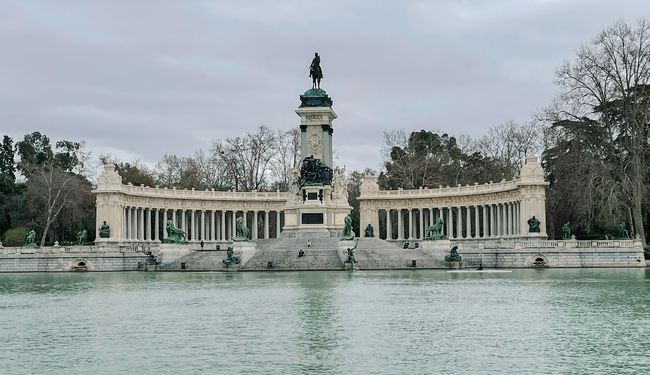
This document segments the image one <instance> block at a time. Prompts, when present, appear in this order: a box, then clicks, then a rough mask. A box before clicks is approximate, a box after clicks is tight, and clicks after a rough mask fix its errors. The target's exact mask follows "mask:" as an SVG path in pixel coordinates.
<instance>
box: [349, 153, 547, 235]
mask: <svg viewBox="0 0 650 375" xmlns="http://www.w3.org/2000/svg"><path fill="white" fill-rule="evenodd" d="M547 185H548V183H547V182H546V181H545V180H544V171H543V169H542V167H541V165H540V164H539V162H538V161H537V158H536V157H534V156H531V157H528V158H526V163H525V164H524V165H523V166H522V169H521V172H520V176H519V178H516V179H513V180H510V181H501V182H498V183H493V182H490V183H485V184H480V185H479V184H474V185H466V186H455V187H442V186H441V187H438V188H419V189H409V190H405V189H397V190H381V189H380V188H379V185H378V184H377V182H376V180H375V177H374V176H373V175H372V174H366V176H365V178H364V181H363V183H362V185H361V195H360V197H359V198H358V200H359V207H360V208H359V209H360V226H361V228H362V231H363V228H365V227H366V226H367V225H368V224H370V225H371V226H373V228H375V230H374V233H375V235H377V236H379V237H380V238H384V239H387V240H422V239H424V237H425V233H426V229H427V228H428V227H429V226H431V225H433V224H434V223H435V222H436V221H437V220H438V219H439V218H442V219H443V221H444V229H443V232H444V235H445V236H447V237H448V238H450V239H455V240H473V239H485V238H539V239H546V210H545V201H546V186H547ZM533 216H534V217H535V219H533ZM529 221H531V222H535V221H538V222H539V226H538V228H539V231H538V232H537V231H534V232H530V231H529V230H530V226H529Z"/></svg>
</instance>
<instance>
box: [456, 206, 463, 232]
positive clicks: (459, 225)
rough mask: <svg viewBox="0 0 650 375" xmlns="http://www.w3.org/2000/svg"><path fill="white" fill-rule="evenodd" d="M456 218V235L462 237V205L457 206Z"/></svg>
mask: <svg viewBox="0 0 650 375" xmlns="http://www.w3.org/2000/svg"><path fill="white" fill-rule="evenodd" d="M457 213H458V218H457V219H456V232H457V233H456V237H457V238H463V207H462V206H458V208H457Z"/></svg>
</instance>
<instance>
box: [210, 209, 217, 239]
mask: <svg viewBox="0 0 650 375" xmlns="http://www.w3.org/2000/svg"><path fill="white" fill-rule="evenodd" d="M216 216H217V215H215V213H214V210H210V233H209V234H208V240H209V241H216V240H217V222H216Z"/></svg>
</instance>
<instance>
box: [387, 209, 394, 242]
mask: <svg viewBox="0 0 650 375" xmlns="http://www.w3.org/2000/svg"><path fill="white" fill-rule="evenodd" d="M390 211H391V210H390V208H388V209H386V239H387V240H392V239H393V228H392V226H393V224H392V223H391V222H390Z"/></svg>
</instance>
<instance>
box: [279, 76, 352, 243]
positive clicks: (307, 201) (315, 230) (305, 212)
mask: <svg viewBox="0 0 650 375" xmlns="http://www.w3.org/2000/svg"><path fill="white" fill-rule="evenodd" d="M300 102H301V104H300V107H299V108H298V109H297V110H296V114H298V116H300V149H301V152H302V157H303V158H304V159H303V160H302V163H301V167H300V176H299V177H298V176H297V172H298V171H295V170H294V172H295V173H296V176H295V179H294V181H295V184H293V185H291V186H290V187H289V198H288V199H287V204H286V206H285V208H284V227H283V228H282V234H283V236H284V237H288V238H318V237H337V236H338V234H339V233H341V232H342V231H343V227H344V226H345V217H346V216H347V215H348V214H349V213H350V211H351V210H352V207H350V205H349V204H348V195H347V185H346V182H345V173H344V171H343V170H341V169H339V168H336V169H333V158H332V134H333V133H334V129H333V128H332V121H334V119H336V118H337V116H336V113H335V112H334V110H333V109H332V99H331V98H330V97H329V96H327V93H326V92H325V91H324V90H321V89H310V90H307V91H306V92H305V93H304V94H303V95H301V96H300Z"/></svg>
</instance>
